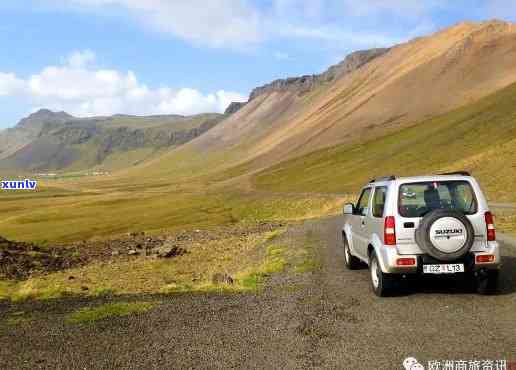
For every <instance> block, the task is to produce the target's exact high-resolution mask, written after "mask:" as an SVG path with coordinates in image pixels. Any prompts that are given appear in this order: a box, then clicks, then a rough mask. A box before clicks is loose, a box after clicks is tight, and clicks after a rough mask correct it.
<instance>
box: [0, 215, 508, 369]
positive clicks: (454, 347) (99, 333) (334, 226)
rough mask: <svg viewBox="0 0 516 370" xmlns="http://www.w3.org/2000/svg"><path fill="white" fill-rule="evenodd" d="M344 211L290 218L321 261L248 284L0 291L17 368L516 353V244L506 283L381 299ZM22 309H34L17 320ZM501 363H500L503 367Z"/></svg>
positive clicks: (309, 363)
mask: <svg viewBox="0 0 516 370" xmlns="http://www.w3.org/2000/svg"><path fill="white" fill-rule="evenodd" d="M339 224H340V220H339V219H338V218H332V219H324V220H313V221H307V222H305V223H304V224H301V225H294V226H291V227H289V230H288V232H287V233H285V234H283V235H282V236H281V237H279V238H278V239H277V240H275V243H277V244H281V245H284V246H285V247H287V248H288V251H289V253H295V252H296V251H299V250H301V249H302V248H305V247H306V246H307V244H311V245H312V246H313V250H314V251H315V252H316V258H317V260H318V262H319V263H318V265H319V268H317V269H315V270H307V271H304V272H299V271H298V272H296V271H292V269H287V271H286V272H285V273H280V274H275V275H273V276H272V277H271V279H270V280H268V282H267V285H266V287H265V289H264V290H263V291H261V292H257V293H245V294H244V293H242V294H213V293H211V294H190V293H188V294H172V295H144V296H142V295H138V296H119V297H102V298H97V299H91V298H88V299H87V298H67V299H62V300H55V301H50V302H30V301H28V302H25V303H20V304H8V303H6V302H4V303H0V367H1V368H6V369H11V368H12V369H14V368H16V369H18V368H27V369H29V368H30V369H37V368H48V369H102V368H105V369H108V368H124V369H161V368H163V369H172V368H177V369H185V368H210V369H214V368H216V369H218V368H238V369H271V368H274V369H300V368H327V369H389V370H390V369H402V368H403V367H402V362H403V360H404V359H405V358H406V357H409V356H413V357H415V358H417V359H418V360H419V361H420V362H421V363H422V364H424V365H425V367H427V361H432V360H439V361H443V363H444V360H455V361H459V360H463V361H473V360H476V361H484V360H499V359H508V360H513V361H514V360H515V359H516V353H515V352H514V349H515V348H516V338H515V336H514V323H515V322H516V311H515V310H514V307H516V248H515V247H512V246H510V245H508V244H507V245H505V244H504V245H503V250H502V254H503V262H504V267H503V271H502V279H501V290H500V293H499V294H497V295H494V296H479V295H476V294H474V293H471V292H470V291H468V290H466V289H465V287H464V285H463V284H460V283H456V282H455V281H453V280H449V279H446V280H441V279H439V280H428V281H420V282H418V283H417V284H415V285H413V286H411V287H410V288H409V290H407V291H405V292H403V293H402V294H400V295H399V296H396V297H391V298H384V299H380V298H377V297H376V296H374V295H373V294H372V293H371V291H370V287H369V284H370V282H369V273H368V270H367V269H363V270H358V271H349V270H346V269H345V268H344V261H343V253H342V247H341V243H340V241H339V239H338V232H337V231H338V227H339ZM134 300H145V301H152V302H156V303H157V306H156V307H155V308H153V309H152V310H150V311H148V312H146V313H141V314H136V315H132V316H127V317H115V318H111V319H106V320H101V321H98V322H96V323H93V324H88V325H75V324H70V323H68V322H67V321H66V319H65V318H66V317H67V315H68V314H69V313H70V312H73V311H74V310H76V309H77V308H81V307H84V306H95V305H99V304H102V303H106V302H119V301H123V302H131V301H134ZM20 312H23V313H24V315H26V316H27V317H30V321H27V322H22V323H18V324H16V325H10V324H8V323H7V320H8V318H9V317H13V315H15V314H17V313H20ZM493 369H494V368H493Z"/></svg>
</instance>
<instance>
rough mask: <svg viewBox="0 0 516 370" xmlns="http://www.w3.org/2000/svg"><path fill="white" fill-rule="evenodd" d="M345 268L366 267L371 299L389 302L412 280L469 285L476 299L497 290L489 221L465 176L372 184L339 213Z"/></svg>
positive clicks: (497, 263)
mask: <svg viewBox="0 0 516 370" xmlns="http://www.w3.org/2000/svg"><path fill="white" fill-rule="evenodd" d="M344 216H345V217H344V226H343V228H342V240H343V242H344V257H345V263H346V266H347V267H348V268H349V269H351V270H354V269H357V268H360V267H361V266H362V265H363V263H366V264H368V265H369V269H370V272H371V282H372V288H373V291H374V293H375V294H376V295H378V296H386V295H390V294H392V293H393V292H394V291H395V289H396V288H397V287H398V286H399V284H398V283H399V282H400V281H401V280H403V279H407V278H409V277H411V276H418V275H427V274H432V275H435V274H439V275H440V274H448V275H452V276H463V277H466V278H467V279H471V282H473V283H474V284H475V287H476V289H477V290H478V292H479V293H481V294H488V293H492V292H494V291H495V290H496V286H497V281H498V272H499V269H500V251H499V246H498V242H497V241H496V234H495V226H494V222H493V215H492V214H491V212H490V211H489V208H488V205H487V201H486V198H485V197H484V195H483V194H482V191H481V190H480V186H479V185H478V183H477V181H476V180H475V179H474V178H473V177H471V176H470V175H469V174H468V173H467V172H454V173H448V174H442V175H434V176H418V177H400V178H397V177H394V176H390V177H384V178H379V179H376V180H371V182H369V184H367V185H366V186H365V187H364V188H363V189H362V193H361V194H360V197H359V198H358V202H357V204H356V205H354V204H346V205H345V206H344Z"/></svg>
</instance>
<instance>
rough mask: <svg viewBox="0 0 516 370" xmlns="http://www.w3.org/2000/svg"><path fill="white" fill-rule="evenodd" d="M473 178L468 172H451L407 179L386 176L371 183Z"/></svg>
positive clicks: (407, 177)
mask: <svg viewBox="0 0 516 370" xmlns="http://www.w3.org/2000/svg"><path fill="white" fill-rule="evenodd" d="M468 177H471V175H470V174H469V173H467V172H451V173H444V174H437V175H423V176H406V177H396V176H386V177H379V178H376V179H372V180H371V181H370V182H369V184H371V183H389V182H391V181H398V182H424V181H433V180H437V179H439V180H441V181H442V180H458V179H464V178H468Z"/></svg>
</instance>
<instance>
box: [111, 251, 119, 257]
mask: <svg viewBox="0 0 516 370" xmlns="http://www.w3.org/2000/svg"><path fill="white" fill-rule="evenodd" d="M111 255H112V256H118V255H120V252H119V251H116V250H115V251H112V252H111Z"/></svg>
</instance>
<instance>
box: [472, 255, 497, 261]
mask: <svg viewBox="0 0 516 370" xmlns="http://www.w3.org/2000/svg"><path fill="white" fill-rule="evenodd" d="M494 260H495V256H494V255H492V254H479V255H477V256H476V258H475V262H476V263H490V262H494Z"/></svg>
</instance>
